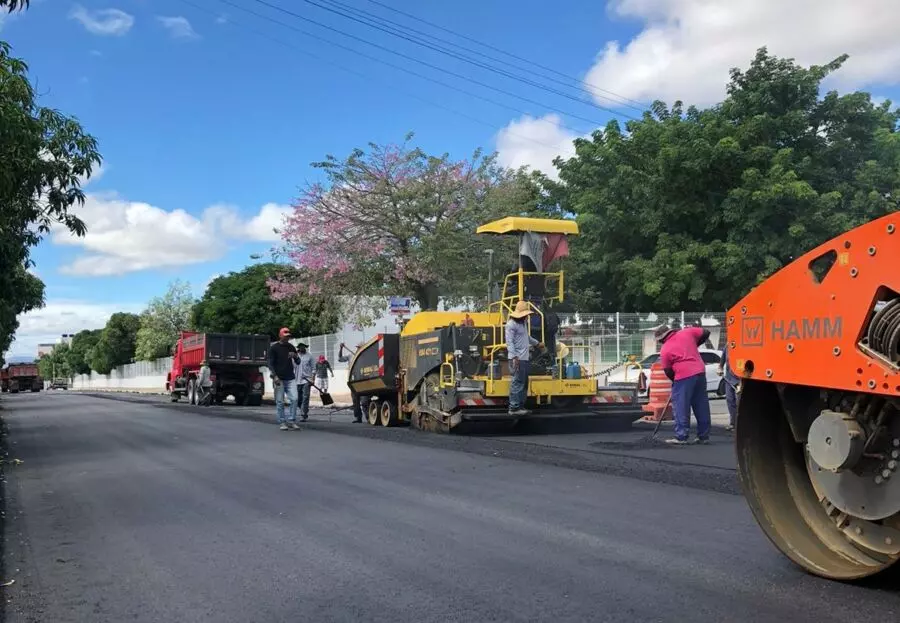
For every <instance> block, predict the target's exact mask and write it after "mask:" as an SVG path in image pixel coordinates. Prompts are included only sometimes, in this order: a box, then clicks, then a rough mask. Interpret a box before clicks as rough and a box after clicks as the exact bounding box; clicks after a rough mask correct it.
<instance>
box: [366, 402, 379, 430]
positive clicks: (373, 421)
mask: <svg viewBox="0 0 900 623" xmlns="http://www.w3.org/2000/svg"><path fill="white" fill-rule="evenodd" d="M367 416H368V417H367V418H366V419H367V420H368V422H369V425H370V426H378V401H377V400H372V401H370V402H369V413H368V414H367Z"/></svg>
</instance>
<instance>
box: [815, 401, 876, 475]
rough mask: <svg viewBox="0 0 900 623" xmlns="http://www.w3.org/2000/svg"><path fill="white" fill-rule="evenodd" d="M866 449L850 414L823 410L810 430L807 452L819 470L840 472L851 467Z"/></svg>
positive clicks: (863, 436)
mask: <svg viewBox="0 0 900 623" xmlns="http://www.w3.org/2000/svg"><path fill="white" fill-rule="evenodd" d="M865 447H866V439H865V434H864V432H863V430H862V427H861V426H860V425H859V422H857V421H856V419H855V418H853V417H852V416H851V415H849V414H845V413H836V412H834V411H822V413H821V415H819V417H817V418H816V419H815V421H814V422H813V424H812V426H811V427H810V429H809V435H808V437H807V446H806V448H807V451H808V452H809V455H810V457H812V459H813V460H814V461H815V462H816V464H817V465H819V466H820V467H821V468H822V469H827V470H829V471H832V472H840V471H842V470H845V469H851V468H853V467H854V466H855V465H856V464H857V462H858V461H859V459H860V457H862V454H863V450H864V449H865Z"/></svg>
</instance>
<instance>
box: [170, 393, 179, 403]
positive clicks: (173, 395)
mask: <svg viewBox="0 0 900 623" xmlns="http://www.w3.org/2000/svg"><path fill="white" fill-rule="evenodd" d="M170 398H171V399H172V402H178V399H179V398H181V394H179V393H178V392H172V393H171V394H170Z"/></svg>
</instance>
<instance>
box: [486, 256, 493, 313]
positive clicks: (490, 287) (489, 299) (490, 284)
mask: <svg viewBox="0 0 900 623" xmlns="http://www.w3.org/2000/svg"><path fill="white" fill-rule="evenodd" d="M484 252H485V253H487V256H488V291H487V304H488V307H490V306H491V303H493V300H492V299H493V298H494V250H493V249H485V250H484Z"/></svg>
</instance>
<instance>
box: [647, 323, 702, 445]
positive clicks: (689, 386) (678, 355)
mask: <svg viewBox="0 0 900 623" xmlns="http://www.w3.org/2000/svg"><path fill="white" fill-rule="evenodd" d="M655 337H656V339H657V341H659V342H660V343H662V348H661V349H660V353H659V362H660V364H662V367H663V371H664V372H665V373H666V376H667V377H669V380H670V381H672V408H673V410H674V412H675V437H674V438H673V439H667V440H666V443H670V444H674V445H685V444H687V443H688V433H689V432H690V430H691V409H693V410H694V417H695V418H697V442H698V443H702V444H707V443H709V429H710V426H711V420H710V415H709V396H707V394H706V364H704V363H703V359H702V358H701V357H700V351H699V349H698V347H699V346H700V345H701V344H703V343H704V342H706V340H708V339H709V331H708V330H707V329H702V328H700V327H688V328H686V329H680V330H679V329H673V328H671V327H668V326H666V325H663V326H661V327H659V328H658V329H657V330H656V332H655Z"/></svg>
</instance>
